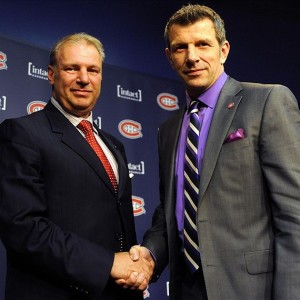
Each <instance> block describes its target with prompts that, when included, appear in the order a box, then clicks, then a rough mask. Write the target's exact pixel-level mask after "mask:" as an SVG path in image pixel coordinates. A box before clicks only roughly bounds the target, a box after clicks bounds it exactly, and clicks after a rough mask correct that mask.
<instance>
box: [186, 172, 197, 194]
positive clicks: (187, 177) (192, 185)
mask: <svg viewBox="0 0 300 300" xmlns="http://www.w3.org/2000/svg"><path fill="white" fill-rule="evenodd" d="M184 178H185V179H186V181H187V182H188V183H189V185H190V187H191V188H192V189H193V190H194V191H195V193H196V194H198V192H199V189H198V187H197V186H196V185H195V183H194V182H193V181H192V180H191V179H190V177H189V176H188V174H187V173H186V172H184ZM185 190H187V189H185Z"/></svg>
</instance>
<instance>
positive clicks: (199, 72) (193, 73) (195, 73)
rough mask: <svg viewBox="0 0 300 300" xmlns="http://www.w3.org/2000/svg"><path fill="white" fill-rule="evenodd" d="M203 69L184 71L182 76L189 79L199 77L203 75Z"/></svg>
mask: <svg viewBox="0 0 300 300" xmlns="http://www.w3.org/2000/svg"><path fill="white" fill-rule="evenodd" d="M203 71H204V70H203V69H196V70H188V71H184V72H183V74H184V75H186V76H189V77H194V76H200V75H202V74H203Z"/></svg>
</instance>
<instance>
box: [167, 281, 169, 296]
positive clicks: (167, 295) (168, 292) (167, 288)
mask: <svg viewBox="0 0 300 300" xmlns="http://www.w3.org/2000/svg"><path fill="white" fill-rule="evenodd" d="M166 288H167V296H169V294H170V293H169V281H167V282H166Z"/></svg>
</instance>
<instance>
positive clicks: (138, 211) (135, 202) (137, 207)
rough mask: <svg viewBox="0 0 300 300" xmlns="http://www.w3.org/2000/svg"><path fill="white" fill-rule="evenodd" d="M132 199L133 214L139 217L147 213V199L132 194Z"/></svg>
mask: <svg viewBox="0 0 300 300" xmlns="http://www.w3.org/2000/svg"><path fill="white" fill-rule="evenodd" d="M131 200H132V207H133V214H134V216H135V217H138V216H140V215H143V214H145V213H146V210H145V201H144V199H143V198H140V197H137V196H132V197H131Z"/></svg>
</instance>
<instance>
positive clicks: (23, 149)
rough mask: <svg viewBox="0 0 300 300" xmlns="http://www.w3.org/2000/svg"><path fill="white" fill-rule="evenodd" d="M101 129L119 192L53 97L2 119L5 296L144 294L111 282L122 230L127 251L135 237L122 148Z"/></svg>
mask: <svg viewBox="0 0 300 300" xmlns="http://www.w3.org/2000/svg"><path fill="white" fill-rule="evenodd" d="M99 133H100V135H101V138H102V139H103V140H104V142H105V143H106V145H107V146H108V147H109V149H110V150H111V151H112V153H113V155H114V156H115V158H116V160H117V162H118V166H119V176H120V182H119V191H118V196H117V197H116V196H115V195H114V193H113V189H112V186H111V184H110V182H109V179H108V177H107V175H106V173H105V170H104V168H103V167H102V165H101V163H100V161H99V159H98V158H97V156H96V154H95V153H94V152H93V150H92V149H91V148H90V146H89V145H88V143H87V142H86V141H85V139H84V138H83V137H82V135H81V134H80V133H79V132H78V131H77V129H76V128H75V127H74V126H73V125H72V124H71V123H70V122H69V121H68V120H67V119H66V118H65V117H64V116H63V115H62V114H61V113H60V112H59V111H58V110H57V109H56V108H55V107H54V106H53V105H52V104H51V102H49V103H48V104H47V106H46V107H45V108H44V109H43V110H42V111H39V112H36V113H33V114H31V115H29V116H25V117H21V118H17V119H13V120H6V121H4V122H3V123H2V124H1V126H0V157H1V162H0V185H1V189H0V237H1V239H2V241H3V244H4V245H5V247H6V249H7V264H8V265H7V280H6V297H7V299H14V300H15V299H24V300H25V299H30V300H41V299H49V300H50V299H51V300H54V299H55V300H58V299H61V300H63V299H98V300H100V299H101V300H102V299H103V300H104V299H105V300H106V299H107V300H116V299H141V298H142V297H140V296H141V293H135V292H130V291H125V290H124V289H121V288H118V287H117V286H115V285H114V283H113V282H112V281H111V280H110V279H109V274H110V270H111V267H112V263H113V259H114V253H115V252H118V251H119V250H120V241H119V238H118V234H119V233H120V232H121V231H123V232H124V234H125V250H128V249H129V248H130V246H131V245H133V244H136V234H135V227H134V217H133V209H132V201H131V182H130V179H129V176H128V175H129V173H128V168H127V161H126V157H125V151H124V147H123V145H122V144H121V143H120V142H119V141H118V140H117V139H115V138H114V137H112V136H111V135H109V134H107V133H104V132H103V131H101V130H100V131H99ZM135 297H136V298H135Z"/></svg>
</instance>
